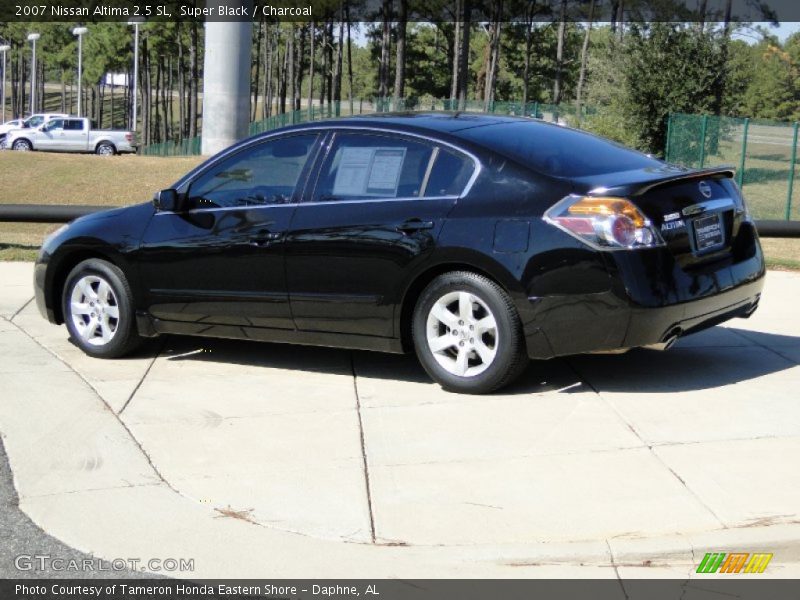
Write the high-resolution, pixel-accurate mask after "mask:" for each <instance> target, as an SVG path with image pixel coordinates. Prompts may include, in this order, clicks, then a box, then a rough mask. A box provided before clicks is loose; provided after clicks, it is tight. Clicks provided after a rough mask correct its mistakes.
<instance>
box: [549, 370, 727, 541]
mask: <svg viewBox="0 0 800 600" xmlns="http://www.w3.org/2000/svg"><path fill="white" fill-rule="evenodd" d="M564 362H566V363H567V366H569V368H570V369H572V372H573V373H575V375H576V377H578V379H580V380H581V381H583V382H584V383H585V384H586V385H587V386H589V388H590V389H591V390H592V391H594V393H595V394H597V396H598V397H599V398H601V399H602V400H603V402H605V403H606V405H607V406H608V407H609V408H610V409H611V410H612V411H614V414H616V415H617V418H619V419H620V420H621V421H622V422H623V423H625V425H626V426H627V427H628V429H630V431H631V433H633V435H635V436H636V437H637V438H638V439H639V441H640V442H641V443H642V445H643V446H644V447H646V448H647V449H648V450H649V452H650V454H652V455H653V456H654V457H655V459H656V460H657V461H658V462H659V463H661V465H662V466H663V467H664V468H665V469H667V471H669V472H670V473H671V474H672V476H673V477H675V479H677V480H678V481H679V482H680V483H681V485H682V486H683V487H684V488H686V491H687V492H689V493H690V494H691V495H692V496H693V497H694V499H695V500H696V501H697V502H698V503H699V504H700V506H702V507H703V508H705V509H706V510H707V511H708V512H709V513H710V514H711V516H713V517H714V519H716V521H717V522H718V523H719V524H720V525H721V526H722V528H723V529H728V525H727V524H726V523H725V522H724V521H723V520H722V519H721V518H720V517H719V515H718V514H717V513H716V512H714V510H713V509H712V508H711V507H710V506H709V505H708V504H706V502H705V501H704V500H703V499H702V498H701V497H700V496H699V495H698V494H697V492H695V491H694V490H693V489H692V488H691V487H689V485H688V484H687V483H686V481H684V479H683V478H682V477H680V476H679V475H678V474H677V473H676V472H675V470H674V469H673V468H672V467H670V466H669V465H668V464H667V463H666V462H665V461H664V459H663V458H661V456H659V455H658V453H657V452H656V451H655V448H654V447H653V445H652V444H650V443H648V442H647V441H645V439H644V438H643V437H642V436H641V434H640V433H639V432H638V431H637V429H636V428H635V427H634V426H633V424H632V423H630V422H629V421H628V420H627V419H626V418H625V417H624V416H623V415H622V414H621V413H620V412H619V410H617V407H616V406H614V404H613V403H612V402H610V401H609V400H608V398H606V397H605V396H603V394H601V393H600V391H599V390H598V389H597V388H596V387H595V386H594V384H592V383H591V382H590V381H589V380H588V379H587V378H586V377H584V376H583V374H581V372H580V371H579V370H578V369H577V368H576V367H575V366H574V365H573V364H572V362H571V361H569V360H568V359H564Z"/></svg>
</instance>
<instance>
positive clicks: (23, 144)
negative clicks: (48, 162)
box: [11, 140, 33, 152]
mask: <svg viewBox="0 0 800 600" xmlns="http://www.w3.org/2000/svg"><path fill="white" fill-rule="evenodd" d="M11 148H12V149H13V150H17V151H19V152H30V151H31V150H33V146H31V143H30V142H29V141H28V140H17V141H16V142H14V145H13V146H11Z"/></svg>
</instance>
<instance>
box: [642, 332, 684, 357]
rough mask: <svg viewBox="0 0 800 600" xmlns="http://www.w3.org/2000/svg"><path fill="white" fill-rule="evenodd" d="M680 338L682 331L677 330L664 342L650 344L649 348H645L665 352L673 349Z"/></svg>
mask: <svg viewBox="0 0 800 600" xmlns="http://www.w3.org/2000/svg"><path fill="white" fill-rule="evenodd" d="M680 337H681V331H680V330H679V329H676V330H674V331H672V332H671V333H669V334H668V335H667V337H666V338H665V339H664V341H663V342H658V343H657V344H648V345H647V346H645V348H648V349H650V350H659V351H660V352H664V351H666V350H669V349H670V348H672V346H674V345H675V342H677V341H678V338H680Z"/></svg>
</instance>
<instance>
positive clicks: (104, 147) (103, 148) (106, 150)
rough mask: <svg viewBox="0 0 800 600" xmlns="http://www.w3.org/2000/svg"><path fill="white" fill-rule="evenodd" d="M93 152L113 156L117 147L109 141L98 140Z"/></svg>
mask: <svg viewBox="0 0 800 600" xmlns="http://www.w3.org/2000/svg"><path fill="white" fill-rule="evenodd" d="M94 152H95V154H99V155H100V156H114V155H115V154H116V153H117V149H116V148H115V147H114V144H112V143H111V142H100V143H99V144H97V148H95V149H94Z"/></svg>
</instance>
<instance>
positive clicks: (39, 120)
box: [0, 113, 69, 149]
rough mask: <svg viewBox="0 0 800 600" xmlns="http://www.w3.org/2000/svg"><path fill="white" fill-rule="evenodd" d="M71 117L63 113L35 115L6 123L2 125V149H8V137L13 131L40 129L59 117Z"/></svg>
mask: <svg viewBox="0 0 800 600" xmlns="http://www.w3.org/2000/svg"><path fill="white" fill-rule="evenodd" d="M68 116H69V115H65V114H63V113H37V114H35V115H31V116H30V117H28V118H27V119H14V120H13V121H6V122H5V123H3V124H2V125H0V149H3V148H5V147H6V136H7V135H8V132H9V131H11V130H13V129H26V128H28V127H39V125H42V124H43V123H46V122H47V121H49V120H50V119H55V118H57V117H68Z"/></svg>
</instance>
